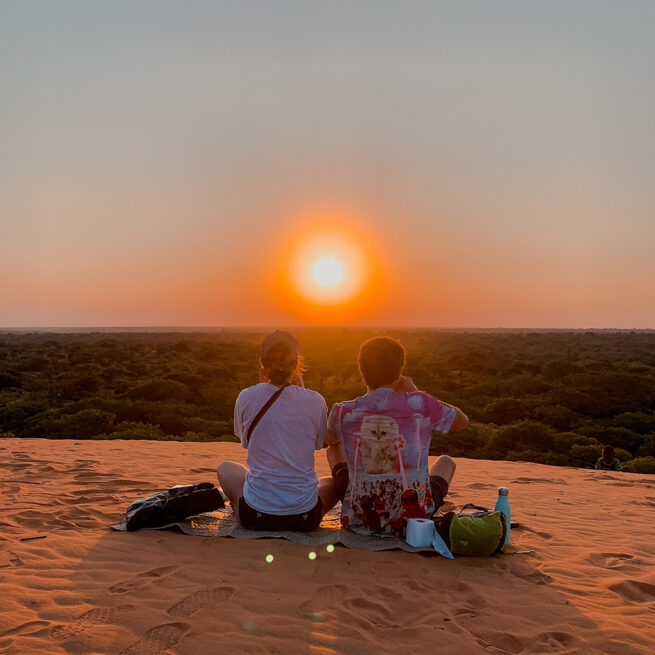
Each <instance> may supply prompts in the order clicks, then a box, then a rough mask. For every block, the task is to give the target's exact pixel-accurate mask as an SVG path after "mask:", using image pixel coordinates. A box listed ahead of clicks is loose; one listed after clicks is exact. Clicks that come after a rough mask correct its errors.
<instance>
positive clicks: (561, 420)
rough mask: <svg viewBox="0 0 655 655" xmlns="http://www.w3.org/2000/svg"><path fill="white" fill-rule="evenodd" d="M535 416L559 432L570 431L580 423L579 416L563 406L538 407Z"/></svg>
mask: <svg viewBox="0 0 655 655" xmlns="http://www.w3.org/2000/svg"><path fill="white" fill-rule="evenodd" d="M535 416H536V418H538V419H539V420H540V421H541V422H542V423H545V424H546V425H550V426H551V427H552V428H555V429H557V430H570V429H571V428H572V427H573V426H574V425H575V424H576V423H577V421H578V415H577V414H576V413H575V412H572V411H571V410H570V409H569V408H568V407H564V406H563V405H545V406H542V407H537V409H536V410H535Z"/></svg>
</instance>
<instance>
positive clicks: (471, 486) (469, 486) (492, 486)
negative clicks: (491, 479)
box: [466, 482, 496, 489]
mask: <svg viewBox="0 0 655 655" xmlns="http://www.w3.org/2000/svg"><path fill="white" fill-rule="evenodd" d="M466 488H467V489H495V488H496V485H495V484H489V483H488V482H473V483H472V484H467V485H466Z"/></svg>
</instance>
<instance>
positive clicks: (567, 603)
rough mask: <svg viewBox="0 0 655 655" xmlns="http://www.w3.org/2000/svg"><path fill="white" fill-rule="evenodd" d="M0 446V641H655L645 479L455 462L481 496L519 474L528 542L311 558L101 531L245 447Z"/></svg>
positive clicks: (391, 649)
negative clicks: (138, 503) (476, 552)
mask: <svg viewBox="0 0 655 655" xmlns="http://www.w3.org/2000/svg"><path fill="white" fill-rule="evenodd" d="M0 452H1V453H2V457H1V461H0V468H1V482H0V489H1V492H2V496H1V497H2V501H3V502H2V506H3V508H4V511H3V514H2V518H1V519H0V525H1V526H2V532H1V533H0V610H1V614H0V652H2V653H20V654H24V653H25V654H27V653H38V654H39V655H43V654H44V653H48V654H49V653H76V654H90V653H121V654H123V655H137V654H143V655H156V654H159V653H167V654H169V655H173V654H189V655H196V654H202V655H206V654H210V653H212V654H213V653H267V654H268V653H280V654H282V653H284V654H285V655H286V654H288V653H306V654H311V655H328V654H332V653H349V654H350V653H352V654H353V655H354V654H357V655H359V654H366V653H371V654H374V653H375V654H378V653H397V654H400V655H411V654H413V653H437V652H438V653H453V654H454V653H457V654H461V653H465V654H468V653H620V654H622V655H623V654H627V653H631V654H632V653H643V654H644V655H646V654H649V655H650V654H651V653H653V652H655V570H654V569H653V564H654V563H655V539H654V537H655V528H654V527H653V526H654V524H653V516H654V514H653V508H655V478H653V477H647V476H643V475H631V474H625V473H599V472H595V471H590V470H580V469H570V468H555V467H549V466H541V465H538V464H526V463H518V462H489V461H475V460H466V459H460V460H458V461H457V464H458V469H457V473H456V476H455V479H454V481H453V485H452V495H451V497H450V498H451V501H452V502H453V503H454V504H455V505H461V504H463V503H465V502H475V503H477V504H483V505H490V504H493V503H494V502H495V497H496V487H497V486H499V485H501V484H506V485H508V486H509V488H510V499H511V502H512V511H513V516H514V518H515V519H517V520H518V521H519V522H520V523H521V524H522V529H520V530H515V531H514V532H513V534H512V543H513V544H514V545H515V546H516V547H518V548H520V549H531V548H534V549H535V552H534V553H531V554H527V555H526V554H522V555H519V554H516V555H503V556H497V557H494V558H488V559H474V558H457V559H455V560H454V561H448V560H445V559H443V558H440V557H438V556H422V555H413V554H409V553H404V552H397V551H391V552H389V551H387V552H379V553H376V552H369V551H357V550H347V549H344V548H341V547H337V548H336V549H335V551H334V552H333V553H328V552H327V551H326V550H325V549H323V548H322V549H318V550H317V552H318V557H317V558H316V559H315V560H314V561H311V560H309V559H308V557H307V555H308V553H309V551H310V548H308V547H306V546H301V545H299V544H294V543H290V542H286V541H281V540H269V539H266V540H254V539H253V540H245V539H240V540H233V539H220V538H213V539H212V538H201V537H189V536H185V535H182V534H179V533H176V532H173V531H152V530H145V531H142V532H138V533H119V532H114V531H112V530H110V529H109V527H108V526H109V525H110V524H112V523H114V522H117V521H118V520H119V519H120V518H121V515H122V513H123V511H124V509H125V507H126V506H127V504H128V503H129V502H130V501H131V500H134V499H136V498H138V497H140V496H143V495H146V494H147V493H150V492H154V491H158V490H160V489H163V488H166V487H169V486H172V485H173V484H177V483H184V482H200V481H205V480H209V481H215V477H214V467H215V465H216V464H217V463H218V462H219V461H220V460H222V459H227V458H231V459H235V460H237V461H244V460H245V451H243V450H242V449H241V448H240V447H239V446H238V445H235V444H217V443H212V444H200V443H167V442H135V441H109V442H94V441H86V442H74V441H54V440H53V441H49V440H46V439H33V440H27V439H25V440H21V439H3V440H1V441H0ZM317 466H318V470H319V473H321V474H326V473H327V470H328V469H327V465H326V463H325V459H324V453H318V454H317ZM30 537H41V538H39V539H29V538H30ZM26 538H27V539H28V540H24V539H26ZM269 553H270V554H273V555H274V558H275V559H274V561H273V562H272V563H270V564H267V563H266V562H265V557H266V555H267V554H269Z"/></svg>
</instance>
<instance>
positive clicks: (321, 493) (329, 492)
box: [318, 477, 339, 515]
mask: <svg viewBox="0 0 655 655" xmlns="http://www.w3.org/2000/svg"><path fill="white" fill-rule="evenodd" d="M318 497H319V498H320V499H321V508H322V511H323V514H324V515H325V514H326V513H327V512H328V511H329V510H331V509H332V508H333V507H334V506H335V505H336V504H337V503H338V502H339V495H338V494H337V490H336V487H335V485H334V480H333V479H332V478H328V477H325V478H319V480H318Z"/></svg>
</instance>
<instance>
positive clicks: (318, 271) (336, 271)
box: [289, 234, 365, 305]
mask: <svg viewBox="0 0 655 655" xmlns="http://www.w3.org/2000/svg"><path fill="white" fill-rule="evenodd" d="M289 263H290V270H289V282H290V284H291V286H292V287H293V288H295V289H296V290H297V291H298V292H299V293H300V294H301V295H302V296H303V297H304V298H305V299H307V300H308V301H309V302H312V303H317V304H319V305H334V304H337V303H343V302H345V301H347V300H349V299H350V298H352V297H353V296H355V295H356V294H357V293H359V292H360V290H361V289H362V285H363V284H364V277H365V273H364V260H363V253H362V252H361V250H360V248H359V247H358V246H357V245H356V244H355V243H354V242H353V241H351V240H349V239H347V238H346V237H344V236H342V235H338V234H317V235H314V236H312V237H310V238H308V239H306V240H303V241H302V242H301V243H300V244H299V245H298V246H297V247H296V252H295V253H294V255H293V256H292V257H291V258H290V262H289Z"/></svg>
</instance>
